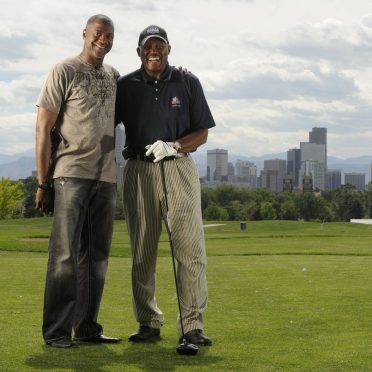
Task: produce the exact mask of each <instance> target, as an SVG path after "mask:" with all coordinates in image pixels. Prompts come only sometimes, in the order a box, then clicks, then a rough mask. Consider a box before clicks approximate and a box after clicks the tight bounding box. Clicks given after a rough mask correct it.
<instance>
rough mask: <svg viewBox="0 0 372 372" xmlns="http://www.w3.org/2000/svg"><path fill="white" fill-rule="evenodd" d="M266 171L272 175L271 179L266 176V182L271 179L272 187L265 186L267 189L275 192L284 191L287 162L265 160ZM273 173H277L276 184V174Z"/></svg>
mask: <svg viewBox="0 0 372 372" xmlns="http://www.w3.org/2000/svg"><path fill="white" fill-rule="evenodd" d="M264 171H265V172H266V174H267V175H270V177H269V178H267V176H266V180H269V179H270V185H269V186H268V185H267V184H266V186H264V181H263V186H262V187H265V188H269V189H271V190H272V191H274V192H278V191H283V180H284V177H285V175H286V172H287V162H286V161H285V160H282V159H270V160H264ZM271 171H276V176H275V177H276V184H275V185H274V184H272V182H274V173H273V172H271Z"/></svg>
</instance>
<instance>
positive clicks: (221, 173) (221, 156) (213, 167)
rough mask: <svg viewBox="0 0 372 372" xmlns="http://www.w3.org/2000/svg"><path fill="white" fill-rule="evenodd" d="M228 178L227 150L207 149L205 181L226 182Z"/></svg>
mask: <svg viewBox="0 0 372 372" xmlns="http://www.w3.org/2000/svg"><path fill="white" fill-rule="evenodd" d="M227 180H228V151H227V150H223V149H214V150H207V181H220V182H226V181H227Z"/></svg>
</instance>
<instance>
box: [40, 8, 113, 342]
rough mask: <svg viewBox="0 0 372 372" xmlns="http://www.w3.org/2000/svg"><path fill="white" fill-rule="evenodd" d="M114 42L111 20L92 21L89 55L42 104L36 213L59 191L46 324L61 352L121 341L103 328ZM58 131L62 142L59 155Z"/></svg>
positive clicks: (53, 75)
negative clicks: (51, 193)
mask: <svg viewBox="0 0 372 372" xmlns="http://www.w3.org/2000/svg"><path fill="white" fill-rule="evenodd" d="M113 38H114V25H113V22H112V21H111V19H110V18H108V17H107V16H104V15H95V16H92V17H91V18H89V20H88V22H87V25H86V28H85V29H84V31H83V39H84V47H83V51H82V52H81V53H80V55H78V56H76V57H72V58H69V59H66V60H65V61H63V62H61V63H58V64H57V65H55V66H54V67H53V68H52V69H51V71H50V72H49V74H48V77H47V80H46V83H45V85H44V87H43V88H42V90H41V93H40V96H39V98H38V101H37V106H38V112H37V122H36V163H37V170H38V180H39V187H38V190H37V193H36V207H37V208H40V209H44V207H45V204H44V201H45V200H46V195H47V194H49V191H50V190H51V187H53V189H54V192H55V200H54V219H53V226H52V232H51V237H50V241H49V258H48V268H47V276H46V285H45V295H44V318H43V337H44V340H45V343H46V344H47V345H49V346H53V347H62V348H67V347H72V346H77V343H76V342H75V340H76V341H79V342H94V343H116V342H119V341H120V339H118V338H113V337H107V336H105V335H104V334H103V328H102V326H101V325H100V324H99V323H98V322H97V318H98V311H99V305H100V301H101V297H102V292H103V287H104V281H105V274H106V270H107V264H108V255H109V249H110V245H111V239H112V231H113V218H114V211H115V204H116V166H115V158H114V156H115V155H114V154H115V151H114V148H115V139H114V129H115V126H114V114H115V96H116V81H117V78H118V76H119V73H118V72H117V71H116V70H115V69H114V68H112V67H111V66H108V65H106V64H103V60H104V57H105V55H106V54H107V53H108V52H109V51H110V50H111V47H112V44H113ZM52 130H53V133H54V134H55V133H57V137H58V138H59V139H60V141H59V144H58V147H56V148H55V149H53V153H52V150H51V148H52V141H51V133H52ZM49 177H51V178H52V179H53V182H52V183H51V182H50V180H49ZM73 331H74V340H73V339H72V332H73Z"/></svg>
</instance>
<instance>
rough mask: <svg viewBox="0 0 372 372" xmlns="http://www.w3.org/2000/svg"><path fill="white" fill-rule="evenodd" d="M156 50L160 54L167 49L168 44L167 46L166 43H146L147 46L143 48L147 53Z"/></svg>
mask: <svg viewBox="0 0 372 372" xmlns="http://www.w3.org/2000/svg"><path fill="white" fill-rule="evenodd" d="M154 49H155V50H157V51H159V52H163V51H164V50H166V49H167V44H165V43H164V42H146V43H145V45H144V46H143V47H142V50H143V51H145V52H148V51H149V50H154Z"/></svg>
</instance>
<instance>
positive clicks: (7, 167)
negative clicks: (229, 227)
mask: <svg viewBox="0 0 372 372" xmlns="http://www.w3.org/2000/svg"><path fill="white" fill-rule="evenodd" d="M193 158H194V160H195V162H196V164H197V166H198V170H199V174H200V176H201V177H202V176H205V175H206V173H207V153H206V152H198V151H197V152H195V153H194V154H193ZM238 159H240V160H247V161H250V162H252V163H254V164H255V165H256V166H257V169H258V173H259V172H260V170H262V169H263V168H264V161H265V160H269V159H284V160H286V159H287V153H286V152H283V153H277V154H265V155H262V156H247V155H237V154H232V153H230V152H229V162H231V163H233V164H234V163H235V162H236V161H237V160H238ZM327 160H328V168H329V169H341V171H342V172H343V173H345V172H362V173H365V174H366V182H369V181H370V180H371V163H372V156H360V157H355V158H348V159H340V158H336V157H333V156H328V159H327ZM34 170H36V163H35V150H34V149H31V150H28V151H25V152H23V153H19V154H15V155H3V154H0V177H6V178H10V179H11V180H18V179H23V178H27V177H30V176H31V175H32V171H34Z"/></svg>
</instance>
